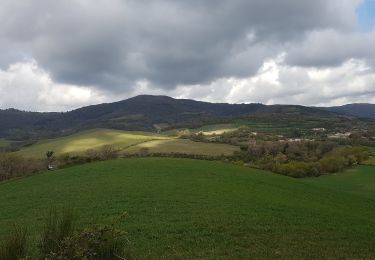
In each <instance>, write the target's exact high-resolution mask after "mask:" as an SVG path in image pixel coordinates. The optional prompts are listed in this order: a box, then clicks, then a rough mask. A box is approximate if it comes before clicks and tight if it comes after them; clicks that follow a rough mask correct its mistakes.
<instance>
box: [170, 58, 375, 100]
mask: <svg viewBox="0 0 375 260" xmlns="http://www.w3.org/2000/svg"><path fill="white" fill-rule="evenodd" d="M284 58H285V57H284V56H279V57H277V58H275V59H270V60H268V61H266V62H265V63H264V64H263V66H262V67H261V68H260V69H259V71H258V72H257V73H256V74H255V75H254V76H252V77H249V78H242V79H236V78H224V79H219V80H217V81H214V82H212V83H211V84H209V85H196V86H179V87H178V88H177V89H176V91H175V92H174V95H176V96H178V97H183V98H199V97H201V96H204V97H205V98H204V100H206V101H213V102H215V101H216V102H229V103H248V102H261V103H265V104H305V105H319V106H330V105H341V104H347V103H361V102H363V101H364V100H365V101H366V102H372V103H375V72H374V71H373V70H372V69H370V67H368V66H367V64H366V62H365V61H363V60H355V59H352V60H349V61H347V62H345V63H343V64H342V65H341V66H338V67H334V68H305V67H297V66H291V65H288V64H286V63H285V60H284Z"/></svg>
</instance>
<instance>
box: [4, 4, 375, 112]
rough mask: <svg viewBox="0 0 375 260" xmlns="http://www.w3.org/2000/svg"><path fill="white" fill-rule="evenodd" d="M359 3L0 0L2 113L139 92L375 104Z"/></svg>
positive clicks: (370, 34)
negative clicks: (14, 109) (6, 110)
mask: <svg viewBox="0 0 375 260" xmlns="http://www.w3.org/2000/svg"><path fill="white" fill-rule="evenodd" d="M361 4H362V1H361V0H345V1H343V0H314V1H307V0H306V1H302V0H278V1H275V0H215V1H212V0H191V1H184V0H147V1H146V0H97V1H89V0H56V1H51V0H22V1H14V0H0V48H1V50H2V51H1V52H0V108H8V107H16V108H19V109H26V110H38V111H63V110H70V109H73V108H76V107H80V106H83V105H88V104H95V103H101V102H111V101H116V100H119V99H123V98H127V97H131V96H134V95H137V94H163V95H170V96H174V97H179V98H194V99H199V100H207V101H213V102H232V103H238V102H245V103H247V102H262V103H266V104H274V103H292V104H303V105H339V104H345V103H353V102H372V103H375V48H374V47H373V46H375V30H374V26H373V25H371V26H369V25H366V30H364V28H363V27H361V26H360V23H359V22H358V21H359V20H361V19H360V18H361V17H359V14H358V12H357V10H358V8H359V7H360V6H361ZM362 20H363V19H362ZM362 22H363V21H362ZM368 28H370V29H368Z"/></svg>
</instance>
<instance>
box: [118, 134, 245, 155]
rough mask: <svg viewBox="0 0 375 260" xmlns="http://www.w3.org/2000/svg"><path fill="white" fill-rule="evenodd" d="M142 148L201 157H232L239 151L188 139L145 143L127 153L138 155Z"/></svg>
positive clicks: (222, 145)
mask: <svg viewBox="0 0 375 260" xmlns="http://www.w3.org/2000/svg"><path fill="white" fill-rule="evenodd" d="M141 148H148V149H149V151H150V152H152V153H170V152H174V153H186V154H199V155H213V156H215V155H222V154H224V155H231V154H233V152H235V151H239V150H240V148H239V147H238V146H233V145H227V144H213V143H212V144H210V143H203V142H193V141H191V140H187V139H177V138H175V139H166V140H154V141H150V142H144V143H142V144H139V145H135V146H132V147H129V148H128V149H126V150H125V151H126V152H129V153H136V152H137V151H139V150H140V149H141Z"/></svg>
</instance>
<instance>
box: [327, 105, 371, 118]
mask: <svg viewBox="0 0 375 260" xmlns="http://www.w3.org/2000/svg"><path fill="white" fill-rule="evenodd" d="M321 109H323V110H326V111H330V112H335V113H340V114H346V115H351V116H356V117H360V118H371V119H375V104H348V105H345V106H336V107H326V108H321Z"/></svg>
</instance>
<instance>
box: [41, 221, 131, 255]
mask: <svg viewBox="0 0 375 260" xmlns="http://www.w3.org/2000/svg"><path fill="white" fill-rule="evenodd" d="M127 242H128V240H127V238H126V233H125V232H123V231H121V230H118V229H116V228H115V227H114V226H113V225H112V226H104V227H94V228H90V229H86V230H84V231H81V232H78V233H76V234H74V235H73V236H69V237H66V238H65V239H64V240H62V241H61V243H60V244H59V246H58V247H57V248H56V250H54V251H52V252H50V253H49V254H48V255H47V256H46V259H49V260H57V259H71V260H80V259H93V260H95V259H100V260H107V259H108V260H112V259H129V257H126V252H125V245H126V243H127Z"/></svg>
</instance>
